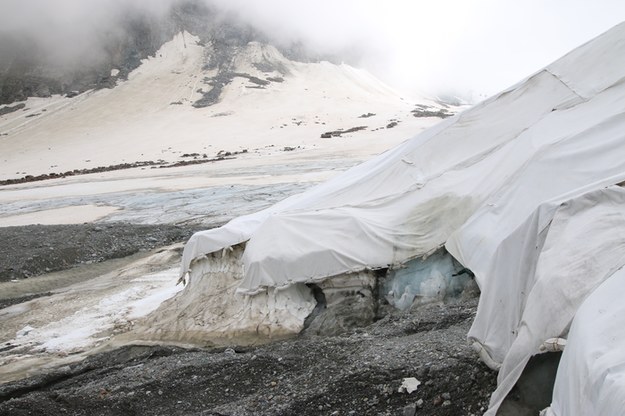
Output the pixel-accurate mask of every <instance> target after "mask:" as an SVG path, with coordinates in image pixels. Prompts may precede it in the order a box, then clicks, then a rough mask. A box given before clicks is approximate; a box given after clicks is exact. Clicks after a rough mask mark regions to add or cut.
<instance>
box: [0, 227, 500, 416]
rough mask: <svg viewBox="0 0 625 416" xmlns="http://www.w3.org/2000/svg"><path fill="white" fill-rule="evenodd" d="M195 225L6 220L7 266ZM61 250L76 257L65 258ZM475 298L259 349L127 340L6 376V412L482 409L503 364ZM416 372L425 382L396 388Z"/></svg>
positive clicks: (181, 233) (166, 235)
mask: <svg viewBox="0 0 625 416" xmlns="http://www.w3.org/2000/svg"><path fill="white" fill-rule="evenodd" d="M190 232H191V230H189V229H184V228H181V227H175V226H162V225H161V226H145V225H141V226H138V225H130V224H108V225H97V224H83V225H76V226H28V227H10V228H4V229H1V230H0V234H1V235H2V238H1V239H0V245H1V246H2V247H0V252H2V253H5V254H3V257H2V261H1V263H0V267H1V268H2V270H5V271H6V270H8V269H11V268H12V269H13V270H12V272H13V273H14V274H18V275H24V274H29V275H31V276H32V277H30V279H37V277H35V275H36V274H39V273H40V272H45V269H42V268H41V267H43V265H46V267H48V268H51V267H53V268H57V269H58V268H63V267H65V268H68V267H73V266H75V265H76V264H78V263H84V262H89V261H93V259H105V258H113V257H116V256H119V255H120V254H122V253H132V252H136V251H139V250H145V249H148V248H151V247H153V246H158V245H159V244H160V245H164V244H165V243H169V242H172V241H177V240H181V239H184V238H186V237H187V236H188V235H189V233H190ZM50 248H52V249H50ZM59 253H72V257H71V259H70V258H69V257H67V258H65V261H62V262H59V261H58V259H59V258H60V254H59ZM35 256H37V257H35ZM30 258H40V259H41V260H42V263H41V265H39V263H37V264H38V265H39V266H37V267H34V266H33V264H32V261H29V260H28V259H30ZM53 259H55V260H53ZM83 267H84V265H83ZM43 295H45V294H43ZM25 300H28V299H13V303H15V302H22V301H25ZM4 302H5V304H4V305H0V307H4V306H7V304H10V303H11V299H9V300H4ZM6 302H8V303H6ZM476 307H477V299H476V298H470V299H458V300H455V301H452V302H451V303H446V304H443V303H431V304H428V305H425V306H420V307H418V308H414V309H411V310H408V311H405V312H401V311H397V310H390V309H385V310H384V312H383V313H380V316H378V317H377V319H376V321H375V322H374V323H373V324H371V325H369V326H366V327H360V328H351V329H348V330H347V331H346V332H344V333H341V334H338V335H334V336H317V335H312V334H307V333H306V332H304V333H303V334H301V335H300V336H298V337H297V338H295V339H291V340H284V341H279V342H275V343H272V344H266V345H259V346H252V347H249V346H248V347H240V346H237V345H232V346H231V347H230V348H226V349H224V348H219V349H211V348H209V349H200V348H195V349H183V348H179V347H171V346H139V345H137V346H126V347H122V348H118V349H115V350H111V351H107V352H103V353H98V354H95V355H92V356H90V357H89V358H87V359H86V360H84V361H82V362H79V363H76V364H73V365H69V366H64V367H60V368H56V369H52V370H49V371H47V372H46V373H43V374H39V375H37V376H34V377H30V378H27V379H23V380H20V381H15V382H11V383H5V384H2V385H0V415H12V416H13V415H36V414H68V415H133V414H136V415H139V414H141V415H163V414H169V415H295V414H298V415H326V414H327V415H384V414H386V415H398V414H399V415H415V414H417V415H470V414H475V415H478V414H482V413H483V411H484V410H485V409H486V408H487V404H488V398H489V395H490V393H491V392H492V391H493V389H494V388H495V378H496V373H494V372H493V371H491V370H490V369H488V368H487V367H486V366H485V365H483V364H482V363H481V362H479V360H478V357H477V356H476V354H475V353H474V352H473V350H472V349H471V347H470V345H469V344H468V342H467V340H466V333H467V331H468V329H469V327H470V325H471V322H472V320H473V317H474V314H475V311H476ZM408 377H414V378H416V379H417V380H419V381H420V383H421V385H420V386H419V387H418V388H417V390H416V391H414V392H412V393H407V392H403V393H400V392H399V387H400V386H401V384H402V382H403V379H404V378H408Z"/></svg>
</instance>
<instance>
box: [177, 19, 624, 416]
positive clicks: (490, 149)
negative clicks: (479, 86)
mask: <svg viewBox="0 0 625 416" xmlns="http://www.w3.org/2000/svg"><path fill="white" fill-rule="evenodd" d="M624 80H625V24H621V25H618V26H616V27H615V28H613V29H612V30H610V31H609V32H607V33H605V34H604V35H602V36H600V37H598V38H596V39H594V40H593V41H591V42H589V43H587V44H585V45H583V46H581V47H580V48H578V49H576V50H575V51H573V52H571V53H570V54H568V55H567V56H565V57H564V58H562V59H560V60H559V61H557V62H555V63H554V64H552V65H550V66H548V67H547V68H545V69H543V70H541V71H538V72H537V73H536V74H534V75H532V76H530V77H529V78H528V79H526V80H525V81H523V82H521V83H519V84H517V85H516V86H514V87H512V88H510V89H508V90H506V91H504V92H502V93H500V94H499V95H497V96H495V97H493V98H491V99H489V100H487V101H485V102H483V103H481V104H479V105H477V106H475V107H473V108H471V109H470V110H467V111H465V112H464V113H462V114H460V115H458V116H456V117H453V118H451V119H448V120H446V121H444V122H442V123H440V124H439V125H437V126H435V127H433V128H431V129H429V130H427V131H426V132H424V133H422V134H420V135H418V136H416V137H414V138H412V139H410V140H408V141H407V142H405V143H403V144H402V145H400V146H399V147H397V148H395V149H393V150H391V151H388V152H386V153H384V154H382V155H380V156H378V157H377V158H375V159H372V160H370V161H368V162H366V163H364V164H362V165H360V166H357V167H355V168H353V169H350V170H349V171H347V172H345V173H343V174H341V175H338V176H337V177H335V178H334V179H332V180H330V181H328V182H326V183H324V184H321V185H319V186H316V187H314V188H312V189H311V190H310V191H308V192H306V193H303V194H301V195H296V196H294V197H291V198H288V199H286V200H285V201H283V202H281V203H279V204H277V205H275V206H273V207H271V208H269V209H267V210H265V211H261V212H259V213H257V214H253V215H250V216H247V217H242V218H238V219H236V220H233V221H231V222H230V223H228V224H227V225H225V226H224V227H221V228H219V229H214V230H208V231H204V232H201V233H197V234H196V235H194V236H193V237H192V238H191V240H190V241H189V243H188V244H187V246H186V247H185V251H184V256H183V273H184V272H186V271H188V270H189V267H192V265H191V263H192V261H193V260H194V259H196V258H198V257H200V256H202V255H204V254H206V253H210V252H215V251H218V250H221V249H223V248H225V247H229V246H232V245H235V244H238V243H241V242H245V241H247V246H246V249H245V253H244V255H243V262H244V266H245V275H244V278H243V280H242V283H241V284H240V286H239V290H240V292H243V293H247V294H254V293H257V292H259V291H262V290H263V289H264V288H266V287H284V286H289V285H291V284H293V283H297V282H310V281H314V280H319V279H324V278H328V277H331V276H335V275H339V274H341V273H346V272H350V271H358V270H363V269H366V268H378V267H387V266H389V265H394V264H398V263H404V262H406V261H407V260H409V259H412V258H415V257H418V256H423V255H427V254H429V253H432V252H433V251H434V250H436V249H437V248H440V247H441V246H443V245H445V246H446V248H447V250H448V251H449V252H450V253H451V254H452V255H453V256H454V257H455V258H456V259H457V260H458V261H459V262H460V263H462V264H463V265H464V266H465V267H468V268H469V269H471V270H472V271H473V272H474V273H475V276H476V280H477V282H478V284H479V286H480V289H481V291H482V294H481V297H480V304H479V307H478V313H477V316H476V319H475V322H474V324H473V327H472V329H471V331H470V333H469V337H470V338H471V339H472V340H473V341H475V343H476V345H477V346H478V347H479V349H480V351H481V354H482V356H483V357H484V358H485V360H486V361H487V362H489V363H490V365H491V366H494V367H501V369H500V374H499V379H498V381H499V383H498V384H499V386H498V390H497V391H496V392H495V394H494V395H493V398H492V401H491V406H492V407H491V409H490V410H489V413H488V414H495V412H496V409H497V407H498V406H499V404H500V402H501V400H502V399H503V398H504V397H505V395H506V394H507V392H508V391H509V390H510V389H511V388H512V386H513V385H514V383H515V382H516V379H517V378H518V376H519V375H520V373H521V371H522V370H523V368H524V366H525V363H526V362H527V360H528V359H529V357H531V356H532V355H534V354H536V353H538V352H539V348H540V346H541V344H542V343H543V342H544V341H546V340H547V339H549V338H554V337H566V335H567V330H568V327H569V325H570V322H571V320H572V319H573V317H574V315H575V312H576V311H577V308H578V307H579V305H580V304H581V303H582V302H583V301H584V299H585V298H586V297H587V296H588V295H589V294H590V293H592V291H593V290H594V289H595V288H596V287H597V286H598V285H600V284H601V283H602V282H603V281H605V280H606V279H608V278H609V277H610V276H611V274H613V273H614V272H615V271H616V270H618V269H619V268H620V267H622V266H623V264H625V237H623V236H625V217H624V213H625V210H624V209H623V208H624V207H625V204H624V202H625V190H624V189H623V188H622V187H621V186H618V185H617V184H619V183H622V182H623V180H625V82H623V81H624ZM615 185H616V186H615ZM580 319H581V318H580ZM622 371H624V373H623V374H625V370H622ZM620 394H621V395H625V392H623V391H621V393H620ZM588 400H591V398H589V399H588Z"/></svg>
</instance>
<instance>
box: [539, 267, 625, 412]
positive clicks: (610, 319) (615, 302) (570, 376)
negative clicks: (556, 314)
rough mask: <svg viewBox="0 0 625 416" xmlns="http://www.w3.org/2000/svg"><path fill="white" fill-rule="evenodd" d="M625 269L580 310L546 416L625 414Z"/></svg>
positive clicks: (561, 361) (574, 322)
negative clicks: (624, 299) (624, 297)
mask: <svg viewBox="0 0 625 416" xmlns="http://www.w3.org/2000/svg"><path fill="white" fill-rule="evenodd" d="M624 293H625V268H622V269H620V270H618V271H617V272H616V273H615V274H614V275H613V276H612V277H610V278H609V279H608V280H606V281H605V282H604V283H603V284H602V285H601V286H600V287H599V288H597V289H596V290H595V291H594V292H593V293H592V294H591V295H590V296H589V297H588V299H586V301H585V302H584V303H583V304H582V306H581V307H580V308H579V310H578V311H577V314H576V315H575V319H574V320H573V324H572V325H571V331H570V332H569V339H568V343H567V347H566V349H565V350H564V354H563V355H562V359H561V360H560V366H559V367H558V374H557V377H556V383H555V386H554V391H553V403H552V404H551V408H550V409H549V410H548V411H547V412H546V415H548V416H586V415H593V416H614V415H621V414H623V412H624V411H625V394H623V392H624V391H625V348H623V346H625V303H624V302H623V294H624Z"/></svg>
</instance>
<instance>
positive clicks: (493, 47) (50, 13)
mask: <svg viewBox="0 0 625 416" xmlns="http://www.w3.org/2000/svg"><path fill="white" fill-rule="evenodd" d="M173 1H175V0H150V1H147V0H145V1H140V0H89V1H87V0H54V1H52V0H1V2H0V30H15V29H17V28H21V29H24V28H26V29H30V30H33V31H35V32H37V33H39V34H41V35H43V36H45V37H47V38H53V37H54V36H55V34H56V32H63V31H66V32H72V31H76V32H79V33H80V35H79V36H77V37H76V36H74V38H75V39H77V41H79V40H80V41H83V42H88V41H89V39H90V38H89V36H88V35H86V34H85V33H84V32H88V31H89V30H90V28H92V27H97V26H101V25H103V24H106V23H107V22H108V21H109V19H114V17H115V16H118V15H119V11H120V10H121V9H122V8H123V6H125V5H128V4H130V5H132V6H133V7H135V8H144V9H149V11H150V12H152V13H159V12H162V11H163V10H164V9H165V8H166V6H167V5H168V4H169V3H171V2H173ZM205 1H209V2H211V3H213V4H216V5H218V6H219V7H221V8H224V9H228V10H231V11H235V12H236V13H237V14H239V15H240V16H241V17H242V18H243V19H245V20H247V21H249V22H251V23H252V24H254V25H256V26H259V27H260V29H262V30H264V31H266V32H269V33H270V34H271V35H273V36H276V37H278V38H280V39H283V40H287V39H291V38H300V39H302V40H304V41H305V42H308V43H310V44H311V45H312V46H313V47H314V48H316V49H318V50H320V51H322V52H323V51H327V52H336V51H341V50H346V49H347V50H360V51H362V52H364V53H365V58H366V59H365V60H364V62H363V65H365V66H366V67H367V68H368V69H370V70H371V71H372V72H374V73H375V74H376V75H378V76H379V77H381V78H383V79H384V80H385V81H387V82H388V83H390V84H392V85H394V86H396V87H409V88H416V89H419V90H421V91H423V92H426V93H435V94H436V93H455V94H460V95H463V96H465V97H467V96H473V98H474V99H478V98H481V97H484V96H486V95H491V94H494V93H496V92H497V91H500V90H501V89H503V88H506V87H508V86H510V85H512V84H514V83H516V82H517V81H519V80H521V79H522V78H524V77H525V76H527V75H529V74H531V73H533V72H535V71H536V70H538V69H540V68H541V67H543V66H545V65H547V64H549V63H550V62H552V61H554V60H555V59H557V58H559V57H560V56H562V55H563V54H565V53H566V52H568V51H569V50H571V49H573V48H575V47H576V46H578V45H580V44H582V43H584V42H586V41H588V40H590V39H591V38H593V37H595V36H597V35H599V34H600V33H602V32H604V31H606V30H608V29H609V28H610V27H612V26H614V25H615V24H618V23H620V22H621V21H624V20H625V0H593V1H590V0H525V1H518V0H445V1H436V0H425V1H423V0H386V1H380V0H314V1H313V0H262V1H261V0H205ZM42 29H43V30H42ZM63 35H66V34H65V33H64V34H63Z"/></svg>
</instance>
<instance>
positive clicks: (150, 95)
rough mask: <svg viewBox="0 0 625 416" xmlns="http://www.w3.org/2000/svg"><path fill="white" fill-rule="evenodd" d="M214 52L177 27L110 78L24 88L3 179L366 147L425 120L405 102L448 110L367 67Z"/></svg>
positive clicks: (254, 52)
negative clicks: (45, 90)
mask: <svg viewBox="0 0 625 416" xmlns="http://www.w3.org/2000/svg"><path fill="white" fill-rule="evenodd" d="M218 56H219V51H218V50H216V49H215V47H214V46H202V44H201V42H200V40H199V38H198V37H196V36H193V35H190V34H189V33H187V32H182V33H179V34H177V35H176V36H175V37H174V39H173V40H171V41H169V42H167V43H166V44H164V45H163V46H162V47H161V48H160V49H159V50H158V51H157V52H156V53H155V56H153V57H150V58H147V59H145V60H144V61H143V62H142V64H141V65H140V66H139V67H138V68H137V69H135V70H134V71H132V72H131V73H130V74H129V75H128V79H127V80H125V81H118V82H117V85H116V86H115V87H114V88H110V89H100V90H90V91H87V92H84V93H82V94H79V95H77V96H75V97H71V98H68V97H66V96H52V97H48V98H29V99H28V100H27V101H26V102H24V103H23V104H24V105H23V108H19V109H16V110H15V111H12V112H7V114H4V115H2V116H0V135H1V136H0V153H1V154H2V159H3V160H2V162H3V163H2V168H1V171H0V178H2V179H8V178H15V177H16V176H17V175H21V176H24V175H25V174H26V175H34V176H36V175H42V174H46V173H50V172H56V173H62V172H65V171H68V170H73V169H91V168H95V167H98V166H109V165H116V164H122V163H133V162H139V161H141V162H145V161H151V162H154V164H159V162H160V161H164V162H167V163H173V162H179V161H181V160H184V157H182V156H183V155H184V154H193V155H194V156H195V157H199V158H205V159H206V158H215V157H217V156H220V155H221V154H223V153H225V152H230V153H240V152H247V153H249V155H248V156H247V157H253V156H252V155H254V156H258V155H267V154H268V153H272V154H273V153H275V152H276V151H278V150H279V151H282V150H284V149H285V148H294V149H297V150H298V151H309V152H310V151H317V152H318V151H323V150H322V149H324V148H325V149H326V150H325V151H327V152H328V156H330V154H334V155H336V153H335V152H345V153H350V154H352V155H353V154H354V153H362V152H364V153H365V154H372V153H375V152H376V151H378V152H379V151H382V150H384V148H385V147H389V145H390V144H393V142H396V141H397V140H398V138H404V137H406V136H408V135H409V134H411V133H412V132H414V131H415V129H419V128H422V127H424V126H426V125H429V124H431V121H430V122H426V123H423V121H422V120H420V119H419V118H417V117H415V116H414V114H416V113H412V112H413V111H416V110H419V111H422V110H430V111H432V112H433V113H437V112H439V111H441V110H443V111H444V109H443V108H442V107H441V106H440V105H438V104H436V103H433V102H431V101H428V100H425V99H422V100H420V101H419V102H418V104H421V107H416V106H415V105H416V104H417V102H415V101H412V100H408V99H405V98H404V97H402V96H400V95H399V94H398V93H396V92H395V91H393V90H391V89H390V88H388V87H387V86H385V85H384V84H383V83H381V82H380V81H378V80H377V79H375V78H374V77H373V76H371V75H370V74H368V73H367V72H366V71H363V70H359V69H356V68H353V67H351V66H348V65H335V64H332V63H329V62H319V63H300V62H295V61H290V60H288V59H286V58H285V57H284V56H283V55H282V54H281V53H280V52H279V51H278V50H277V49H276V48H274V47H272V46H271V45H267V44H262V43H258V42H250V43H249V44H247V45H245V46H242V47H240V48H237V50H236V51H234V52H233V53H232V55H230V56H228V57H227V62H225V63H224V62H217V63H215V64H214V65H213V61H214V60H215V59H217V58H216V57H218ZM222 59H223V57H222ZM115 71H116V69H113V73H115ZM15 106H16V104H13V105H6V106H4V107H2V109H11V108H16V107H15ZM427 106H429V108H427ZM5 111H8V110H5ZM436 115H439V114H436ZM440 115H443V116H444V115H445V113H444V112H443V113H440ZM389 125H390V127H395V126H396V127H395V128H394V129H393V130H391V129H390V128H388V129H387V126H389ZM349 129H353V130H354V131H353V132H351V133H349V132H345V133H342V134H341V133H340V131H341V130H343V131H345V130H349ZM380 129H384V130H388V133H389V134H384V135H381V134H379V132H378V131H379V130H380ZM330 132H337V133H334V134H331V133H330ZM324 133H330V134H327V136H330V137H328V138H322V135H324ZM339 136H340V137H339ZM381 136H384V137H382V138H381V139H380V137H381ZM387 136H392V138H389V137H387ZM373 137H376V138H377V139H376V140H375V143H373V142H374V140H373ZM365 141H366V142H371V143H370V144H371V146H363V143H364V142H365ZM269 146H271V148H270V147H269ZM330 149H331V150H330ZM220 152H221V154H220ZM161 164H164V163H161Z"/></svg>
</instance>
